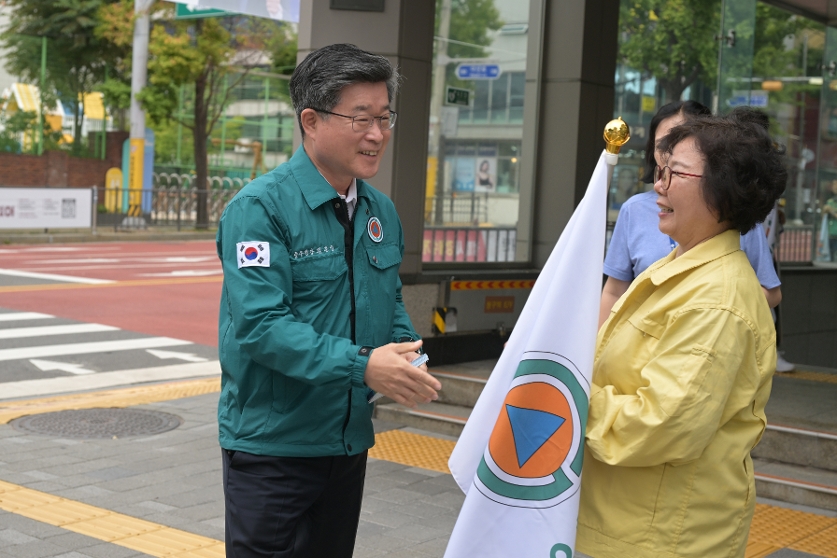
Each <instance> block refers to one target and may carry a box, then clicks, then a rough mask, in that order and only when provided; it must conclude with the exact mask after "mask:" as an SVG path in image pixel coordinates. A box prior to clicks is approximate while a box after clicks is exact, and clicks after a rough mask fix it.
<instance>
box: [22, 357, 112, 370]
mask: <svg viewBox="0 0 837 558" xmlns="http://www.w3.org/2000/svg"><path fill="white" fill-rule="evenodd" d="M29 362H31V363H32V364H34V365H35V366H36V367H38V369H39V370H43V371H44V372H52V371H53V370H60V371H62V372H69V373H70V374H95V373H96V371H95V370H88V369H87V368H82V367H81V365H80V364H71V363H69V362H54V361H52V360H37V359H34V358H33V359H32V360H30V361H29Z"/></svg>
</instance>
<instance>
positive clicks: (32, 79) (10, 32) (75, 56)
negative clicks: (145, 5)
mask: <svg viewBox="0 0 837 558" xmlns="http://www.w3.org/2000/svg"><path fill="white" fill-rule="evenodd" d="M118 1H119V0H8V2H7V5H8V6H9V7H10V10H9V13H10V17H9V26H8V27H7V28H6V30H5V31H3V33H2V34H0V43H2V46H3V48H4V49H6V51H7V54H6V69H7V70H8V71H9V73H11V74H12V75H18V76H21V77H22V78H23V80H24V81H26V82H29V83H35V84H39V83H40V69H41V40H40V37H47V39H48V41H47V42H48V52H49V57H48V64H47V67H46V76H45V77H46V82H45V87H44V88H43V89H44V91H43V92H42V95H44V97H45V99H44V101H46V100H47V99H46V97H47V96H48V95H49V93H50V91H55V92H56V94H57V96H58V97H59V98H60V99H61V100H62V101H63V102H64V103H65V105H67V106H70V107H72V110H73V122H74V124H75V137H74V142H73V145H72V151H73V152H74V153H76V154H78V153H81V152H82V151H84V149H85V147H84V144H83V141H82V138H81V130H82V124H83V123H84V112H83V110H82V108H81V106H82V103H83V101H84V96H85V95H87V94H88V93H90V92H91V91H93V90H94V87H95V86H96V85H97V84H99V83H101V81H102V79H103V77H104V71H105V66H106V65H107V64H108V62H109V59H110V58H111V53H110V51H109V50H108V49H107V48H106V46H107V45H106V43H105V42H104V41H102V40H101V39H100V38H99V37H97V36H96V34H95V33H94V29H95V28H96V25H97V22H98V19H97V14H98V12H99V9H100V8H101V7H102V6H103V5H105V4H111V3H115V2H118ZM43 105H46V102H45V103H43ZM43 105H42V107H43ZM42 110H43V108H42Z"/></svg>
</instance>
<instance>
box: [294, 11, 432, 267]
mask: <svg viewBox="0 0 837 558" xmlns="http://www.w3.org/2000/svg"><path fill="white" fill-rule="evenodd" d="M330 5H331V0H310V1H306V2H302V3H301V7H300V18H299V40H298V45H299V53H298V55H297V61H298V62H301V61H302V60H303V59H304V58H305V57H306V56H307V55H308V54H309V53H310V52H311V51H313V50H316V49H318V48H321V47H324V46H326V45H330V44H335V43H352V44H355V45H357V46H358V47H359V48H362V49H363V50H366V51H369V52H373V53H375V54H381V55H383V56H386V57H387V58H388V59H389V60H390V62H392V64H393V65H395V66H396V67H398V69H399V71H400V72H401V75H402V78H403V81H402V84H401V91H400V93H399V95H398V97H397V98H396V99H395V100H394V103H393V110H395V111H396V112H398V123H397V124H396V126H395V129H394V130H393V134H392V138H391V139H390V142H389V146H388V148H387V151H386V153H385V154H384V159H383V161H382V163H381V168H380V170H379V171H378V174H377V176H375V177H374V178H372V179H371V180H370V181H369V182H370V183H371V184H372V185H373V186H375V188H377V189H378V190H381V191H382V192H383V193H385V194H386V195H388V196H389V197H390V198H392V200H393V202H395V207H396V209H397V210H398V214H399V216H400V217H401V223H402V225H403V227H404V244H405V250H404V259H403V261H402V263H401V273H402V274H411V275H412V274H417V273H419V272H420V271H421V247H422V231H423V227H424V192H425V184H426V174H427V135H428V131H429V121H430V84H431V72H432V58H433V29H434V17H435V2H424V1H422V2H417V1H415V0H386V1H385V2H384V11H383V12H369V11H351V10H335V9H331V7H330ZM294 138H295V142H294V143H295V145H299V143H300V135H299V129H298V126H296V127H295V135H294Z"/></svg>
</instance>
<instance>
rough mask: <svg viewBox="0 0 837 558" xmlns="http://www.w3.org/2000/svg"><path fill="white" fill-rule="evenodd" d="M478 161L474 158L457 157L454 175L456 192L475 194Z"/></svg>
mask: <svg viewBox="0 0 837 558" xmlns="http://www.w3.org/2000/svg"><path fill="white" fill-rule="evenodd" d="M476 167H477V160H476V159H474V158H473V157H457V158H456V166H455V168H454V173H453V189H454V190H455V191H456V192H473V191H474V180H475V178H476V170H477V169H476Z"/></svg>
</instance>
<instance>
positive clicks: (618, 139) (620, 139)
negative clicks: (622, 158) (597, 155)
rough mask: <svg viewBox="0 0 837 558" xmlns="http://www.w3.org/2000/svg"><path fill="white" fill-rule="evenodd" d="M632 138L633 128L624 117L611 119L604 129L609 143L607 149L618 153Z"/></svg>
mask: <svg viewBox="0 0 837 558" xmlns="http://www.w3.org/2000/svg"><path fill="white" fill-rule="evenodd" d="M629 139H631V129H630V128H629V127H628V125H627V124H626V123H625V121H624V120H622V117H621V116H620V117H619V118H616V119H614V120H611V121H610V122H608V123H607V125H606V126H605V129H604V140H605V143H607V147H605V151H607V152H608V153H613V154H614V155H617V154H618V153H619V150H620V149H622V146H623V145H625V144H626V143H628V140H629Z"/></svg>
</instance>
